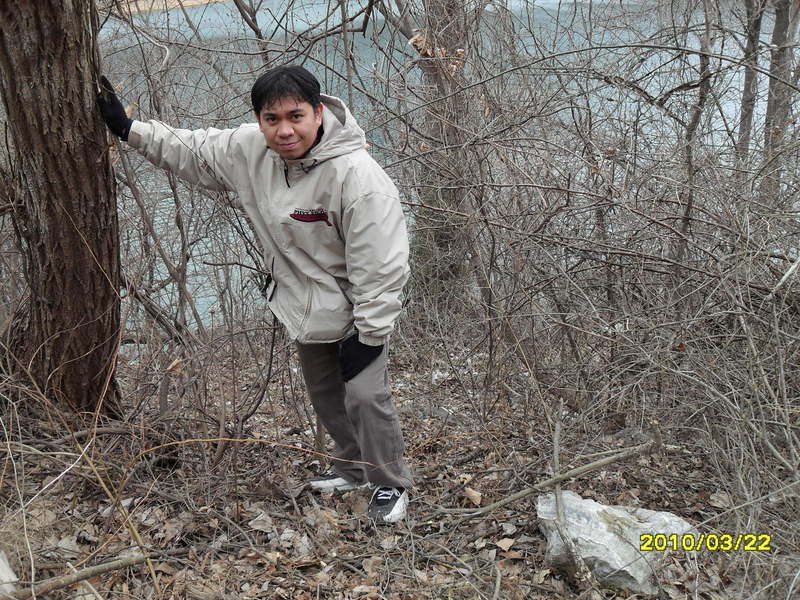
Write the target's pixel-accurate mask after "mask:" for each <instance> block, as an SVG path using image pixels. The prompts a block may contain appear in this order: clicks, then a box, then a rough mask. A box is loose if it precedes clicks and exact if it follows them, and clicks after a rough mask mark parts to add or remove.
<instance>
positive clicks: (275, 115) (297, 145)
mask: <svg viewBox="0 0 800 600" xmlns="http://www.w3.org/2000/svg"><path fill="white" fill-rule="evenodd" d="M257 117H258V126H259V129H261V133H263V134H264V139H265V140H266V141H267V145H268V146H269V147H270V148H272V149H273V150H274V151H275V152H277V153H278V154H279V155H280V156H281V157H282V158H284V159H286V160H291V159H295V158H302V157H303V156H305V154H306V152H308V151H309V150H310V149H311V146H313V145H314V142H316V141H317V132H318V131H319V127H320V125H322V104H320V105H319V106H317V108H316V109H315V108H314V107H313V106H311V104H310V103H308V102H305V101H300V100H296V99H294V98H282V99H281V100H278V101H277V102H275V103H273V104H271V105H270V106H265V107H263V108H262V109H261V112H260V113H258V115H257Z"/></svg>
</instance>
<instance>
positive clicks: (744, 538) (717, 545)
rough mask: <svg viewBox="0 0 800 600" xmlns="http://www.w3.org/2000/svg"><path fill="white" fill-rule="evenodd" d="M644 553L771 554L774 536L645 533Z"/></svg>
mask: <svg viewBox="0 0 800 600" xmlns="http://www.w3.org/2000/svg"><path fill="white" fill-rule="evenodd" d="M639 550H641V551H642V552H665V551H667V550H673V551H678V550H684V551H686V552H692V551H694V550H708V551H709V552H738V551H739V550H743V551H745V552H769V551H771V550H772V536H771V535H770V534H768V533H699V534H695V533H681V534H677V533H669V534H666V533H643V534H642V535H640V536H639Z"/></svg>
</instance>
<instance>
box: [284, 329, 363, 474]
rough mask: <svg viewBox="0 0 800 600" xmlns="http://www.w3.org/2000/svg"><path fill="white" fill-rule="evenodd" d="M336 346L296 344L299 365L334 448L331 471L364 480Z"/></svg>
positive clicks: (315, 408) (309, 393) (313, 403)
mask: <svg viewBox="0 0 800 600" xmlns="http://www.w3.org/2000/svg"><path fill="white" fill-rule="evenodd" d="M338 349H339V346H338V344H336V343H332V344H300V343H298V344H297V351H298V355H299V357H300V366H301V367H302V370H303V378H304V379H305V382H306V389H307V390H308V395H309V396H310V397H311V404H312V405H313V406H314V411H315V412H316V413H317V415H318V416H319V418H320V421H322V424H323V425H324V426H325V429H326V430H327V431H328V434H329V435H330V436H331V438H333V441H334V443H335V444H336V447H335V449H334V451H333V456H334V459H333V461H332V463H333V467H334V469H335V470H336V471H337V472H338V473H339V474H340V475H343V476H344V477H346V478H347V479H350V480H352V481H359V482H360V481H365V479H366V478H365V474H364V467H363V465H361V464H360V462H355V463H353V462H348V461H361V460H363V459H362V458H361V451H360V450H359V444H358V441H357V438H356V431H355V429H354V428H353V425H352V424H351V423H350V419H349V418H348V416H347V410H346V408H345V384H344V381H343V380H342V375H341V370H340V367H339V356H338Z"/></svg>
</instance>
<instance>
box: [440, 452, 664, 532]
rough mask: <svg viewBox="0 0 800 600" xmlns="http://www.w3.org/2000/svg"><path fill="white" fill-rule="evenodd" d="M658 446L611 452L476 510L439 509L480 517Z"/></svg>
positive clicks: (444, 511) (454, 513) (445, 511)
mask: <svg viewBox="0 0 800 600" xmlns="http://www.w3.org/2000/svg"><path fill="white" fill-rule="evenodd" d="M658 446H659V444H658V442H657V440H652V441H650V442H647V443H646V444H641V445H639V446H634V447H633V448H628V449H627V450H623V451H622V452H618V453H617V454H612V455H611V456H609V457H607V458H601V459H600V460H596V461H594V462H591V463H589V464H588V465H583V466H582V467H576V468H574V469H571V470H569V471H567V472H566V473H561V474H560V475H556V476H555V477H551V478H550V479H545V480H544V481H541V482H539V483H537V484H536V485H534V486H533V487H529V488H526V489H524V490H520V491H519V492H517V493H515V494H511V495H510V496H507V497H505V498H503V499H502V500H498V501H497V502H494V503H492V504H488V505H487V506H484V507H483V508H480V509H478V510H473V509H471V508H440V509H439V511H440V512H443V513H447V514H453V515H463V516H465V517H480V516H482V515H486V514H488V513H490V512H492V511H494V510H497V509H498V508H500V507H502V506H505V505H507V504H511V503H512V502H516V501H517V500H522V499H523V498H526V497H528V496H530V495H531V494H535V493H536V492H541V491H544V490H545V489H547V488H549V487H552V486H554V485H556V484H558V483H561V482H562V481H567V480H568V479H572V478H573V477H579V476H581V475H585V474H586V473H590V472H592V471H596V470H597V469H600V468H601V467H605V466H606V465H610V464H612V463H615V462H619V461H621V460H626V459H628V458H631V457H633V456H639V455H641V454H647V453H648V452H651V451H652V450H654V449H655V448H657V447H658Z"/></svg>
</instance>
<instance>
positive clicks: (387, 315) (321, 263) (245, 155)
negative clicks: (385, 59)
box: [128, 96, 409, 345]
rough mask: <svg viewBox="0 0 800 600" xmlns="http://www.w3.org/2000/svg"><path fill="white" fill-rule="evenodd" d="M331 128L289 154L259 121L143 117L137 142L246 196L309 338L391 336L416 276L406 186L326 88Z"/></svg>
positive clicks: (282, 305) (278, 297) (283, 308)
mask: <svg viewBox="0 0 800 600" xmlns="http://www.w3.org/2000/svg"><path fill="white" fill-rule="evenodd" d="M322 98H323V104H324V110H323V115H322V126H323V131H324V133H323V135H322V139H321V140H320V142H319V143H318V144H317V145H316V146H315V147H314V148H312V149H311V151H310V152H309V153H308V155H307V156H306V157H305V158H302V159H298V160H290V161H284V160H283V159H282V158H281V157H280V156H278V154H277V153H275V152H274V151H272V150H271V149H269V147H268V146H267V144H266V141H265V140H264V137H263V135H262V134H261V132H260V131H259V129H258V125H257V124H255V123H251V124H246V125H241V126H239V127H237V128H235V129H224V130H219V129H213V128H212V129H206V130H196V131H191V130H185V129H174V128H172V127H169V126H168V125H165V124H163V123H160V122H158V121H149V122H146V123H145V122H142V121H134V123H133V126H132V127H131V131H130V134H129V136H128V143H129V144H130V145H131V146H133V147H134V148H136V149H138V150H139V151H140V152H141V153H142V154H143V155H144V156H145V157H146V158H147V159H148V160H150V161H151V162H153V163H154V164H156V165H158V166H160V167H163V168H165V169H168V170H170V171H172V172H173V173H175V174H176V175H177V176H179V177H181V178H182V179H185V180H187V181H190V182H194V183H198V184H200V185H202V186H204V187H207V188H210V189H215V190H229V191H231V192H236V193H237V194H238V196H239V201H240V202H241V205H242V208H243V209H244V210H245V212H246V213H247V215H248V217H249V218H250V219H251V221H252V222H253V226H254V228H255V230H256V232H257V233H258V236H259V238H260V239H261V244H262V246H263V249H264V253H265V264H266V265H267V267H269V268H270V270H271V272H272V278H273V280H272V283H271V284H270V287H269V289H268V290H267V296H268V298H269V307H270V309H271V310H272V312H273V313H275V315H276V316H277V317H278V319H279V320H280V321H281V323H283V324H284V325H285V326H286V329H287V330H288V332H289V334H290V335H291V336H292V338H294V339H296V340H298V341H299V342H301V343H319V342H332V341H336V340H340V339H342V338H343V337H344V336H345V335H346V334H347V333H348V332H349V331H350V330H352V327H353V325H355V327H356V329H358V332H359V339H360V340H361V342H363V343H365V344H369V345H379V344H382V343H384V342H385V341H386V339H387V337H388V336H389V334H390V333H391V331H392V329H393V327H394V323H395V320H396V319H397V317H398V315H399V314H400V309H401V304H400V293H401V291H402V288H403V285H404V284H405V282H406V280H407V279H408V275H409V268H408V237H407V234H406V226H405V220H404V217H403V211H402V208H401V206H400V200H399V195H398V192H397V188H396V187H395V186H394V184H393V183H392V181H391V180H390V179H389V177H388V176H387V175H386V173H385V172H384V171H383V169H382V168H381V167H380V166H379V165H378V164H377V163H376V162H375V161H374V160H373V159H372V157H371V156H370V155H369V153H368V152H367V151H366V149H365V146H366V144H365V137H364V132H363V131H362V129H361V128H360V127H359V126H358V124H357V123H356V122H355V120H354V119H353V116H352V115H351V114H350V111H349V110H348V109H347V107H346V106H345V105H344V103H343V102H342V101H341V100H339V99H338V98H333V97H331V96H323V97H322Z"/></svg>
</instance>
